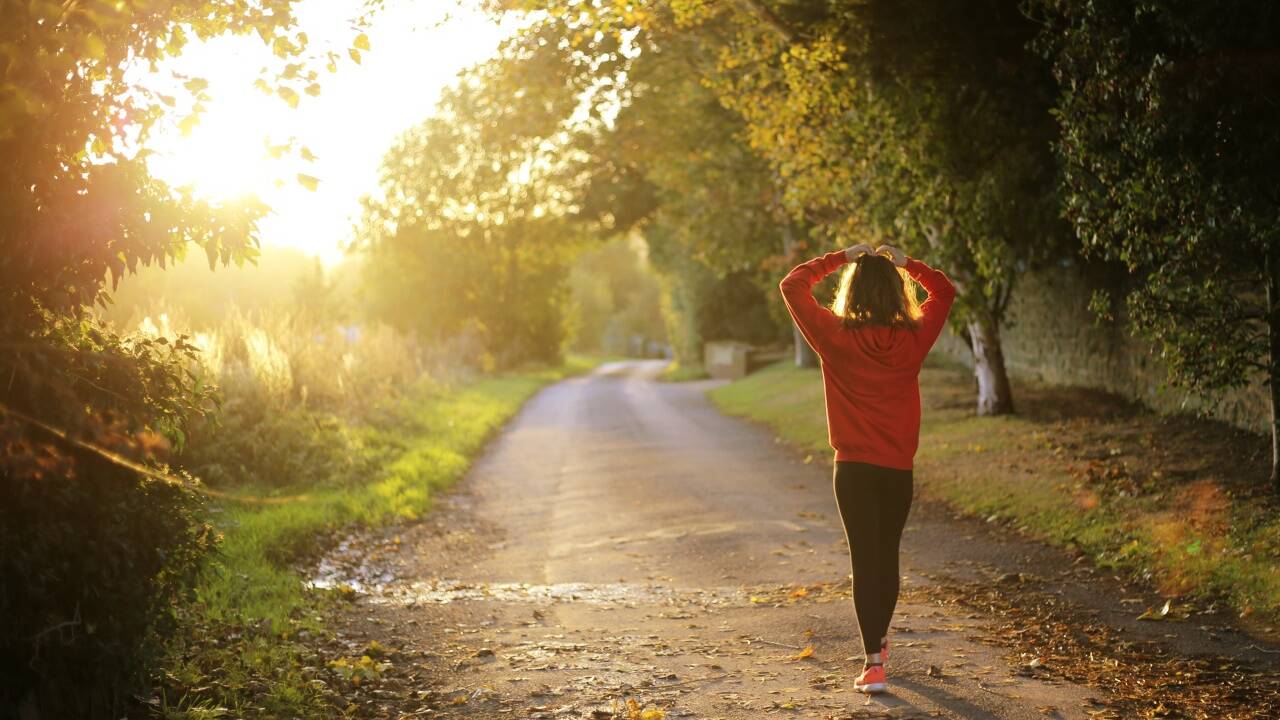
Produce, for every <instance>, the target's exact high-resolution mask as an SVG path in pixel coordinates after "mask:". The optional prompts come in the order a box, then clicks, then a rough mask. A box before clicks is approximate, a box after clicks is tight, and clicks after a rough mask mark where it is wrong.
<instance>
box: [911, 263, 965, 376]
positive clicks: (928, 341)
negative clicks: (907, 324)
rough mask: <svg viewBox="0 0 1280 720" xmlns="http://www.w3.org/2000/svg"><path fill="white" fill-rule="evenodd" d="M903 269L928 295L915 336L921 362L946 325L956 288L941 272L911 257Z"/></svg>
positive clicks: (921, 307)
mask: <svg viewBox="0 0 1280 720" xmlns="http://www.w3.org/2000/svg"><path fill="white" fill-rule="evenodd" d="M904 267H905V268H906V271H907V274H908V275H910V276H911V278H912V279H913V280H915V281H916V282H918V283H920V286H921V287H923V288H924V290H925V292H927V293H929V299H928V300H925V301H924V304H923V305H921V306H920V310H921V312H923V313H924V317H923V318H922V319H921V321H920V329H919V331H918V332H917V335H916V337H917V338H919V340H918V344H919V348H920V350H919V355H920V360H921V361H923V360H924V356H925V355H928V354H929V350H930V349H932V348H933V344H934V342H936V341H937V339H938V335H940V334H941V333H942V328H943V326H944V325H946V324H947V315H948V314H949V313H950V312H951V305H952V304H953V303H954V302H955V299H956V286H955V285H953V284H952V283H951V279H950V278H948V277H947V276H946V274H945V273H943V272H942V271H941V270H935V269H934V268H931V267H929V266H928V265H926V264H924V263H923V262H921V261H919V260H917V259H915V258H913V257H909V258H907V264H906V265H905V266H904Z"/></svg>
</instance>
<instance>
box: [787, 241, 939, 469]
mask: <svg viewBox="0 0 1280 720" xmlns="http://www.w3.org/2000/svg"><path fill="white" fill-rule="evenodd" d="M846 262H848V259H847V257H846V256H845V253H844V251H843V250H838V251H836V252H831V253H827V254H826V255H823V256H822V257H819V258H814V259H813V260H810V261H809V262H806V263H801V264H800V265H797V266H796V267H795V268H794V269H793V270H792V271H791V272H789V273H787V276H786V277H785V278H783V279H782V283H781V284H780V285H779V287H780V288H781V290H782V297H783V300H785V301H786V304H787V310H789V311H790V312H791V317H792V319H794V320H795V322H796V326H797V327H799V328H800V332H801V333H803V334H804V337H805V340H807V341H808V342H809V345H810V347H812V348H813V350H814V352H816V353H817V354H818V357H819V358H820V359H821V360H822V383H823V394H824V396H825V397H826V404H827V432H828V437H829V441H830V443H831V447H833V448H835V451H836V460H837V461H841V460H843V461H851V460H856V461H859V462H865V463H870V464H873V465H880V466H882V467H890V468H898V469H901V470H910V469H911V468H912V463H913V462H914V460H915V455H916V448H917V447H918V446H919V445H920V383H919V375H920V365H921V363H923V362H924V357H925V355H928V354H929V349H930V348H932V347H933V343H934V341H936V340H937V339H938V334H939V333H940V332H942V326H943V325H944V324H946V321H947V313H949V312H950V311H951V304H952V302H953V301H954V300H955V297H956V289H955V286H954V285H952V284H951V281H950V280H948V279H947V276H946V275H944V274H943V273H942V272H941V271H939V270H934V269H933V268H931V267H929V266H928V265H925V264H924V263H922V262H920V261H919V260H916V259H915V258H908V259H907V264H906V266H905V267H906V271H907V273H908V274H909V275H910V276H911V277H912V278H914V279H915V280H916V282H918V283H920V285H921V286H922V287H924V289H925V290H926V291H927V292H928V293H929V299H928V300H926V301H925V302H924V304H923V305H922V306H921V308H920V309H921V310H922V311H923V312H924V317H923V318H922V320H921V323H920V327H919V328H917V329H916V330H910V329H907V328H893V327H886V326H883V325H863V326H861V327H858V328H852V329H850V328H846V327H844V324H843V321H842V320H841V319H840V318H839V317H837V316H836V314H835V313H833V312H831V311H830V310H828V309H827V308H825V307H822V306H821V305H819V304H818V301H817V300H815V299H814V297H813V286H814V285H816V284H817V283H818V281H819V280H821V279H822V278H824V277H826V276H827V275H830V274H831V273H833V272H835V271H836V270H837V269H838V268H839V267H840V266H841V265H844V264H845V263H846Z"/></svg>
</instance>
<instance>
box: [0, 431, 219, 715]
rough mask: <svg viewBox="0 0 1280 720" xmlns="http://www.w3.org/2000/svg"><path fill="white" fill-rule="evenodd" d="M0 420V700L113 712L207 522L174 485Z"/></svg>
mask: <svg viewBox="0 0 1280 720" xmlns="http://www.w3.org/2000/svg"><path fill="white" fill-rule="evenodd" d="M0 432H3V436H4V437H5V442H6V444H5V446H4V449H3V451H2V452H0V495H3V497H4V502H3V503H0V708H10V707H16V706H18V705H23V706H25V707H27V708H29V709H30V710H33V711H38V712H40V713H41V714H42V716H44V717H85V718H88V717H112V718H115V717H120V716H121V715H122V709H123V708H124V707H126V704H127V703H128V702H129V697H130V695H131V693H132V692H133V691H135V690H136V689H138V688H140V687H142V686H143V681H144V680H145V674H146V672H147V670H148V669H149V663H150V662H151V661H153V660H154V659H155V657H156V656H157V653H158V651H159V649H160V638H161V637H163V635H164V634H165V633H167V632H168V631H169V630H170V629H171V628H172V626H173V620H174V617H175V607H176V605H177V604H178V603H179V602H180V601H181V600H182V599H183V597H184V596H185V595H186V594H187V592H188V591H189V588H190V587H191V585H192V584H193V582H194V579H195V577H196V575H197V573H198V572H199V569H200V567H201V564H202V562H203V559H204V556H205V554H206V553H207V551H208V550H209V549H210V547H211V546H212V533H211V529H210V527H209V526H208V525H207V524H205V523H203V522H201V521H200V520H199V519H198V511H199V509H200V503H199V502H198V501H197V496H195V495H193V494H191V493H190V492H187V491H186V489H185V488H181V487H178V486H175V485H173V484H170V483H165V482H162V481H159V480H153V479H149V478H139V476H138V475H137V474H136V473H135V472H133V471H132V470H131V469H127V468H124V467H121V466H120V465H118V464H116V463H114V462H111V461H108V460H105V459H103V458H102V457H101V456H99V455H98V454H97V453H95V452H90V451H85V450H79V449H77V450H71V451H68V450H67V449H66V448H65V447H63V446H61V445H60V444H55V443H50V442H48V440H49V439H50V438H49V437H48V436H45V435H43V434H42V433H41V432H39V431H33V430H31V428H30V427H23V426H22V425H20V424H19V423H16V422H12V421H8V422H0ZM118 439H122V438H118ZM100 441H102V442H108V441H109V440H108V439H107V438H100ZM71 689H74V690H71Z"/></svg>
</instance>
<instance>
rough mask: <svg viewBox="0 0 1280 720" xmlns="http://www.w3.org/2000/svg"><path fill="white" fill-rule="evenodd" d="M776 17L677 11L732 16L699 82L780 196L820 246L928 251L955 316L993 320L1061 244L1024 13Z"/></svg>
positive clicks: (917, 11) (807, 9)
mask: <svg viewBox="0 0 1280 720" xmlns="http://www.w3.org/2000/svg"><path fill="white" fill-rule="evenodd" d="M745 5H753V6H756V7H757V8H758V7H760V6H762V4H761V3H745ZM717 8H718V9H717ZM726 14H727V15H728V17H727V18H722V17H719V16H723V15H726ZM779 17H780V19H779V20H778V22H780V23H782V24H783V26H784V28H783V31H782V32H780V31H779V29H778V26H777V25H776V24H770V23H766V22H760V13H759V12H757V13H742V12H734V11H727V10H726V9H725V8H724V7H722V6H712V5H707V6H691V8H690V9H689V10H688V11H686V12H685V13H684V14H682V16H681V20H682V22H683V23H685V24H686V25H690V26H694V27H698V26H700V25H701V24H704V23H708V22H725V21H726V20H727V21H728V22H730V23H732V26H733V27H734V29H735V34H734V35H733V37H732V40H731V42H730V44H729V45H728V46H727V47H724V48H722V49H721V50H720V53H719V59H720V62H719V68H718V71H717V73H716V74H715V75H713V76H712V77H711V79H710V82H711V83H712V85H713V87H715V88H716V89H717V93H718V94H719V96H720V97H721V99H722V101H723V102H724V103H725V104H726V105H727V106H728V107H730V108H733V109H734V110H735V111H737V112H738V113H740V114H741V115H742V116H743V118H744V119H745V121H746V122H747V125H748V134H747V138H748V141H749V142H750V144H751V146H752V147H753V148H755V149H756V150H757V151H758V152H759V153H760V154H761V155H762V156H763V157H764V158H766V159H767V160H768V161H769V163H770V166H771V167H772V168H774V169H775V171H776V172H777V173H778V175H779V177H780V179H781V183H782V186H783V188H784V189H785V194H784V196H783V199H784V203H785V205H786V207H787V209H788V210H789V211H790V212H791V213H792V214H793V215H795V216H796V217H803V218H806V219H808V220H809V221H810V222H811V223H812V224H813V229H814V231H815V233H817V235H818V237H819V238H820V244H821V245H822V246H824V247H825V246H826V245H829V244H835V245H849V244H852V243H853V242H855V241H870V242H873V243H875V242H884V241H892V242H894V243H895V244H899V245H900V246H902V247H904V248H905V249H907V250H908V251H909V252H912V253H914V254H917V255H919V256H929V257H931V258H933V261H934V262H935V263H937V264H939V265H940V266H942V267H945V268H947V271H948V273H949V274H950V275H952V277H953V278H954V279H955V280H957V281H958V284H959V286H960V288H961V291H962V292H961V298H960V304H959V305H958V310H959V311H958V312H956V313H953V317H955V318H956V319H957V322H963V321H966V320H968V319H970V318H971V317H972V316H973V315H974V314H977V315H978V316H988V317H993V318H995V319H996V321H997V322H998V320H999V319H1000V318H1001V317H1002V316H1003V313H1004V310H1005V308H1006V306H1007V303H1008V298H1009V295H1010V293H1011V292H1012V287H1013V284H1014V279H1015V277H1016V276H1017V274H1018V273H1019V272H1021V271H1022V270H1023V269H1025V267H1026V266H1028V265H1033V264H1036V263H1039V262H1044V261H1045V260H1046V259H1049V258H1053V257H1055V255H1056V254H1057V253H1060V252H1061V244H1060V243H1055V242H1054V240H1055V237H1061V235H1062V233H1060V232H1057V231H1056V229H1055V209H1056V205H1055V198H1054V193H1053V181H1054V167H1053V163H1052V158H1051V157H1050V156H1049V153H1048V142H1049V140H1050V139H1051V138H1052V130H1053V126H1052V122H1051V120H1050V116H1049V112H1048V111H1049V107H1050V104H1051V101H1052V82H1051V80H1050V78H1049V76H1048V73H1047V71H1046V67H1045V63H1044V62H1043V61H1042V60H1040V59H1039V58H1037V57H1036V56H1035V55H1033V54H1032V53H1030V52H1029V51H1028V50H1027V48H1026V47H1025V46H1026V43H1027V42H1028V41H1029V40H1030V39H1031V38H1032V37H1033V35H1034V30H1035V25H1034V24H1033V23H1031V22H1029V21H1028V20H1027V19H1026V18H1024V17H1023V16H1022V15H1021V13H1019V12H1018V3H1017V2H1013V1H1009V2H1003V3H996V4H994V5H988V6H984V11H983V12H973V10H972V8H970V7H969V6H967V5H965V4H963V3H954V2H945V1H940V0H912V1H911V2H896V1H886V2H869V3H859V4H857V5H846V6H835V5H831V4H829V3H825V2H801V3H795V4H792V5H790V6H789V7H788V8H787V11H786V12H784V13H782V14H781V15H780V16H779Z"/></svg>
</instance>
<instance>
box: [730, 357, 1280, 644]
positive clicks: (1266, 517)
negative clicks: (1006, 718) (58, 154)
mask: <svg viewBox="0 0 1280 720" xmlns="http://www.w3.org/2000/svg"><path fill="white" fill-rule="evenodd" d="M920 382H921V394H922V398H923V399H924V401H925V402H924V406H925V407H924V411H923V417H922V422H921V430H920V449H919V451H918V453H917V455H916V466H915V467H916V473H915V477H916V482H917V486H918V487H919V488H920V489H921V490H922V491H923V494H925V495H927V496H930V497H933V498H936V499H941V500H943V501H945V502H948V503H949V504H951V505H952V506H953V507H955V508H957V509H959V510H961V511H963V512H966V513H968V514H971V515H974V516H977V517H980V518H986V519H990V520H991V521H993V522H1001V523H1005V524H1008V525H1010V526H1012V527H1014V528H1017V529H1018V530H1021V531H1023V532H1025V533H1027V534H1029V535H1031V536H1034V537H1037V538H1039V539H1042V540H1045V541H1048V542H1050V543H1053V544H1057V545H1060V546H1064V547H1074V548H1076V549H1078V550H1080V551H1081V552H1083V553H1086V554H1087V555H1088V556H1089V557H1090V558H1091V559H1092V560H1093V561H1094V562H1095V563H1096V564H1097V565H1099V566H1101V567H1106V568H1112V569H1115V570H1118V571H1122V572H1126V573H1128V574H1130V575H1132V576H1134V577H1137V578H1141V579H1144V580H1149V581H1151V582H1152V583H1154V584H1155V586H1156V587H1158V588H1159V589H1160V590H1161V591H1163V592H1165V593H1166V594H1168V595H1169V596H1171V597H1182V598H1186V599H1197V600H1199V601H1201V602H1202V603H1203V604H1207V603H1212V602H1219V603H1226V604H1227V605H1228V606H1229V607H1231V608H1233V609H1234V610H1235V611H1236V612H1238V613H1240V614H1241V615H1244V616H1253V617H1254V619H1256V620H1258V621H1260V622H1262V623H1275V622H1278V621H1280V564H1277V563H1276V562H1275V558H1276V557H1278V556H1280V513H1277V512H1275V508H1274V507H1273V506H1274V505H1275V501H1274V499H1273V498H1270V497H1269V496H1266V494H1265V493H1263V492H1259V491H1258V489H1257V486H1256V484H1255V485H1252V486H1250V485H1247V484H1245V485H1242V484H1241V482H1240V481H1239V480H1238V479H1232V478H1230V477H1224V476H1222V475H1221V474H1217V475H1209V474H1201V475H1197V474H1196V473H1194V472H1188V473H1184V475H1185V477H1183V478H1182V479H1181V480H1179V481H1177V482H1174V481H1172V480H1170V479H1169V469H1170V467H1171V466H1172V465H1175V464H1176V463H1173V462H1172V461H1167V462H1166V461H1165V458H1166V455H1168V454H1169V452H1170V448H1171V447H1172V446H1173V445H1174V444H1175V443H1177V442H1180V440H1179V439H1178V438H1177V437H1173V436H1170V435H1168V434H1167V433H1166V434H1165V435H1162V434H1161V432H1163V430H1162V429H1161V428H1162V426H1160V425H1159V424H1158V416H1156V415H1154V414H1150V415H1143V416H1139V417H1138V418H1129V419H1125V420H1117V421H1107V420H1097V419H1093V420H1090V419H1088V418H1087V417H1085V418H1074V419H1072V420H1071V421H1070V422H1066V423H1058V422H1050V421H1047V420H1040V421H1037V420H1035V419H1031V417H1029V416H1023V415H1009V416H1001V417H978V416H976V415H974V414H973V411H972V406H971V400H969V398H970V397H971V394H972V384H971V380H970V379H969V378H968V377H966V376H965V375H964V374H963V373H962V372H958V371H957V369H956V368H954V367H943V366H926V368H925V369H924V371H922V373H921V381H920ZM1028 390H1029V392H1027V393H1026V395H1027V396H1029V397H1030V398H1031V399H1030V400H1028V399H1027V397H1023V398H1021V399H1020V403H1022V405H1024V406H1026V405H1027V404H1028V403H1033V402H1053V401H1054V399H1053V398H1054V397H1056V398H1057V399H1058V400H1061V399H1063V398H1067V399H1068V400H1069V399H1070V389H1062V390H1052V389H1048V390H1046V389H1044V388H1036V389H1034V390H1035V391H1034V392H1031V391H1030V390H1031V389H1028ZM1018 391H1019V388H1018V387H1017V383H1015V393H1017V392H1018ZM1054 392H1056V393H1058V395H1057V396H1053V395H1052V393H1054ZM708 395H709V396H710V397H711V399H712V400H713V402H715V403H716V404H717V405H718V406H719V407H720V408H721V409H722V410H724V411H725V412H727V413H729V414H731V415H737V416H741V417H745V418H749V419H751V420H755V421H757V422H761V423H764V424H765V425H767V426H769V427H770V428H771V429H773V431H774V432H776V433H777V434H778V436H779V437H781V438H782V439H783V440H784V441H786V442H788V443H790V444H792V445H794V446H796V447H798V448H800V449H802V450H804V451H807V452H812V453H814V455H815V456H816V457H826V458H830V457H831V453H832V450H831V448H830V446H829V445H828V443H827V429H826V418H825V413H824V406H823V395H822V380H821V375H820V373H819V371H818V370H816V369H798V368H795V367H794V366H793V365H791V364H790V363H786V362H784V363H779V364H776V365H773V366H770V367H768V368H766V369H764V370H762V371H760V372H758V373H755V374H753V375H750V376H748V377H746V378H744V379H742V380H739V381H736V382H733V383H730V384H727V385H723V386H720V387H718V388H714V389H712V390H711V391H709V392H708ZM1037 398H1038V399H1037ZM1031 415H1034V413H1032V414H1031ZM1144 429H1145V430H1147V431H1149V433H1150V435H1149V437H1150V438H1152V440H1151V441H1150V442H1149V443H1148V444H1147V445H1146V446H1143V445H1142V443H1140V442H1138V441H1136V440H1134V439H1133V438H1136V437H1139V436H1141V434H1142V431H1143V430H1144ZM1190 435H1191V437H1192V438H1193V440H1192V443H1191V447H1190V448H1187V449H1186V452H1187V454H1188V455H1190V456H1197V455H1198V456H1201V457H1203V456H1206V455H1213V454H1217V455H1218V456H1220V457H1219V458H1217V459H1218V462H1219V463H1220V466H1221V467H1228V468H1229V467H1230V466H1231V465H1232V463H1233V461H1234V458H1233V457H1232V453H1233V452H1238V448H1237V449H1236V450H1234V451H1233V449H1232V447H1231V446H1227V445H1205V444H1203V443H1200V442H1198V440H1197V438H1198V433H1196V432H1195V431H1194V430H1193V431H1192V432H1191V433H1190ZM1098 437H1102V438H1110V440H1109V441H1108V442H1107V445H1108V446H1109V447H1110V446H1115V447H1116V449H1117V450H1120V453H1118V455H1119V456H1120V457H1123V458H1132V459H1134V462H1132V463H1130V462H1127V461H1126V462H1125V463H1123V464H1120V463H1117V464H1114V465H1107V466H1102V467H1113V468H1116V470H1115V472H1116V474H1117V475H1116V477H1114V478H1104V479H1099V477H1098V476H1096V475H1090V474H1089V466H1088V464H1087V463H1082V462H1081V461H1079V460H1072V459H1071V457H1070V453H1066V452H1064V449H1065V448H1068V447H1074V448H1086V449H1088V448H1090V447H1093V448H1094V449H1096V447H1097V445H1098V442H1099V441H1098V440H1097V438H1098ZM1162 443H1163V444H1162ZM1174 454H1176V452H1175V453H1174ZM1190 465H1191V466H1193V467H1199V465H1198V464H1195V463H1190ZM1161 467H1163V468H1164V474H1163V475H1161V474H1159V473H1160V472H1161V470H1160V468H1161ZM1135 485H1136V486H1139V487H1140V488H1141V490H1140V491H1139V492H1133V491H1132V490H1131V489H1130V488H1132V487H1134V486H1135Z"/></svg>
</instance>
